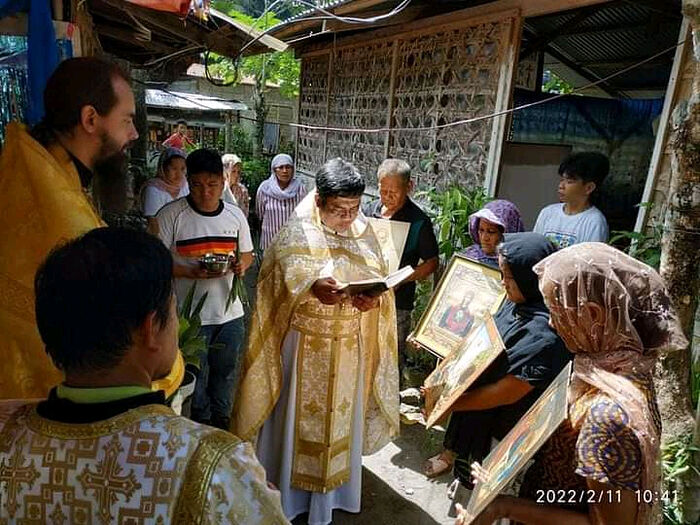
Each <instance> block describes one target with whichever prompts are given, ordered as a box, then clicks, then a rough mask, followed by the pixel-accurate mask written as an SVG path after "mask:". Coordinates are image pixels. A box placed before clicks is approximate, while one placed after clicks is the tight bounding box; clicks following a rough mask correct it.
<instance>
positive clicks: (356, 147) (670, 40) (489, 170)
mask: <svg viewBox="0 0 700 525" xmlns="http://www.w3.org/2000/svg"><path fill="white" fill-rule="evenodd" d="M395 7H396V3H395V2H390V1H388V0H340V1H334V2H332V3H329V4H328V5H327V7H326V9H328V10H331V11H333V12H334V13H335V14H338V15H344V16H354V17H368V16H376V15H381V14H384V13H388V12H391V11H392V10H393V9H394V8H395ZM312 11H313V9H312V10H309V11H308V12H304V13H301V14H299V15H298V16H297V17H295V18H291V19H289V20H286V21H284V22H282V23H281V24H279V25H278V26H277V27H276V28H275V29H273V31H271V34H272V35H273V36H275V37H276V38H279V39H282V40H284V41H286V42H289V43H290V45H291V46H292V47H293V48H294V50H295V53H296V56H297V57H299V58H301V60H302V65H301V81H300V104H299V123H301V124H307V125H311V126H317V127H320V128H323V127H335V128H347V129H348V131H338V130H324V129H304V128H302V129H300V130H299V132H298V137H297V163H298V169H299V171H300V172H301V173H307V174H312V173H314V172H315V170H316V169H317V168H318V167H319V166H320V165H321V164H322V163H323V162H324V161H325V160H327V159H329V158H332V157H335V156H341V157H343V158H346V159H348V160H350V161H352V162H353V163H354V164H355V165H357V166H358V168H359V169H360V170H361V171H362V172H363V173H366V174H368V175H372V174H374V173H376V169H377V166H378V165H379V163H380V162H381V161H382V159H384V158H386V157H388V156H391V157H400V158H404V159H406V160H408V161H409V163H410V164H411V165H412V166H413V168H414V172H415V174H416V176H417V178H418V184H419V186H423V187H437V188H444V187H446V186H449V185H450V184H459V185H461V186H463V187H475V186H484V187H485V188H486V189H487V190H488V193H489V194H490V195H492V196H494V197H496V196H502V197H506V198H511V199H512V200H514V201H515V202H516V204H518V205H519V206H520V207H521V208H523V211H524V213H525V215H526V220H527V222H529V223H530V225H531V224H532V222H533V221H534V215H535V214H536V212H537V211H538V210H539V208H540V207H541V205H543V204H545V203H549V202H553V201H555V200H556V181H557V167H558V164H559V162H560V161H561V159H562V158H563V157H564V156H565V155H566V154H568V153H569V152H571V151H574V152H575V151H582V150H595V151H601V152H603V153H605V154H607V155H608V156H609V157H610V159H611V174H610V176H609V178H608V180H607V181H606V184H605V186H604V188H603V192H602V193H603V194H602V196H601V197H602V199H601V202H600V206H601V208H602V209H603V211H604V212H605V213H606V214H607V215H608V217H609V218H610V223H611V228H612V229H627V230H631V229H633V228H634V227H635V217H637V216H638V214H640V216H641V214H642V213H645V211H644V210H642V211H640V210H639V209H637V208H636V207H635V206H636V205H637V204H638V203H639V202H642V201H649V200H652V199H651V197H652V196H653V190H652V189H651V188H652V187H653V186H654V184H651V185H650V181H652V182H653V181H655V180H656V173H657V171H658V170H659V166H660V165H659V161H660V159H661V156H662V155H661V151H662V149H663V144H664V141H665V139H666V130H667V127H668V120H669V108H670V107H671V106H670V104H671V102H672V98H673V97H674V96H675V92H676V84H677V79H678V76H677V74H678V71H679V67H680V62H681V60H682V57H683V56H684V55H683V53H685V52H686V51H684V49H685V46H686V45H687V44H685V45H681V46H679V45H678V43H679V42H687V40H688V36H687V27H686V24H683V23H682V22H683V17H682V14H681V2H680V0H640V1H635V2H631V1H618V0H609V1H605V0H561V1H559V2H552V1H551V0H490V1H489V0H486V1H484V0H468V1H462V2H454V1H447V0H446V1H441V2H435V1H430V0H415V1H413V2H411V4H410V6H408V7H406V8H405V9H403V10H402V11H401V12H399V13H398V14H395V15H393V16H391V17H387V18H383V19H380V20H378V21H377V22H376V23H374V24H372V25H369V27H368V26H366V25H363V26H361V27H359V26H358V25H357V24H349V23H346V22H344V21H341V20H331V21H319V20H315V19H313V14H312ZM650 35H654V36H653V38H650ZM645 59H649V60H648V61H647V62H645V63H644V64H643V65H642V66H640V67H637V68H634V69H631V70H629V71H625V72H624V73H623V74H621V75H619V76H616V77H614V78H610V79H608V78H607V77H608V76H610V75H611V74H613V73H616V72H620V71H623V70H626V69H627V68H628V67H629V66H632V65H635V64H637V63H638V62H640V61H643V60H645ZM545 69H547V70H549V71H551V72H554V73H555V74H556V75H557V76H559V77H560V78H562V79H564V80H565V81H566V82H568V83H569V84H570V85H572V86H573V87H575V88H579V87H583V86H586V85H588V84H591V83H594V82H597V83H598V84H597V85H596V86H595V87H592V88H588V89H586V90H585V91H583V92H582V94H580V95H577V96H570V97H566V98H562V99H560V100H557V101H553V102H548V103H544V104H540V105H535V106H531V107H529V108H527V109H524V110H522V111H518V112H515V113H513V114H508V113H507V111H506V110H508V109H510V108H514V107H517V106H520V105H523V104H531V103H537V102H539V101H540V100H541V99H543V98H545V97H548V96H551V95H546V94H543V93H542V77H543V71H544V70H545ZM494 114H495V115H496V116H495V117H489V116H490V115H494ZM481 117H488V118H483V119H481ZM465 120H466V121H468V122H466V123H462V124H459V125H454V126H451V125H450V126H445V125H447V124H450V123H454V122H457V121H465ZM436 126H437V127H439V126H444V127H441V128H439V129H436ZM358 128H359V129H358ZM365 128H370V129H377V128H381V129H382V131H380V132H373V133H368V132H363V131H362V129H365Z"/></svg>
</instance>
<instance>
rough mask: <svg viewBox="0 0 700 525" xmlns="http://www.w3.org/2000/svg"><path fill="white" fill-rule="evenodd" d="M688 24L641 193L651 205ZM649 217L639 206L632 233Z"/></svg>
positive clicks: (680, 38)
mask: <svg viewBox="0 0 700 525" xmlns="http://www.w3.org/2000/svg"><path fill="white" fill-rule="evenodd" d="M690 36H691V35H690V24H689V22H688V19H687V18H684V19H683V23H682V24H681V30H680V34H679V36H678V41H679V42H683V44H682V45H680V46H678V47H677V48H676V55H675V57H674V58H673V67H672V68H671V76H670V77H669V79H668V87H667V88H666V96H665V98H664V107H663V110H662V111H661V117H660V118H659V129H658V130H657V131H656V141H655V142H654V150H653V152H652V154H651V162H650V163H649V171H648V173H647V180H646V184H645V185H644V192H643V193H642V202H643V203H644V202H648V203H651V202H652V201H653V198H654V196H653V195H654V189H655V188H656V183H657V180H658V176H659V170H660V167H661V159H662V157H663V153H664V149H665V148H666V144H667V141H668V133H669V120H670V118H671V110H672V109H673V105H674V104H675V103H676V97H677V94H678V86H679V82H678V78H679V76H680V75H681V73H682V70H681V65H682V64H683V63H684V61H685V60H684V58H685V56H686V54H687V52H688V48H689V47H690ZM648 216H649V207H648V206H640V207H639V212H638V213H637V223H636V224H635V226H634V231H636V232H642V231H644V229H645V228H646V223H647V218H648Z"/></svg>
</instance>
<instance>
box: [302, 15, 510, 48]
mask: <svg viewBox="0 0 700 525" xmlns="http://www.w3.org/2000/svg"><path fill="white" fill-rule="evenodd" d="M470 15H471V16H470ZM519 16H520V12H519V11H518V10H517V9H509V10H507V11H500V12H496V13H487V14H483V15H480V16H474V15H473V13H472V12H471V9H463V10H462V11H455V12H452V13H447V14H444V15H439V16H434V17H431V18H423V19H421V20H416V21H415V22H411V23H408V24H402V25H401V26H399V27H385V28H381V29H375V30H373V31H367V32H364V33H360V34H355V35H350V36H347V37H343V38H338V39H337V40H334V41H333V49H340V48H343V47H353V46H354V45H356V44H358V43H367V42H370V41H381V40H386V39H394V38H396V37H399V36H403V35H407V34H412V33H416V32H423V31H426V30H431V31H433V32H437V31H442V30H449V29H452V28H454V27H465V26H477V25H480V24H485V23H488V22H499V21H501V20H505V19H507V18H513V17H519ZM327 52H328V44H326V43H319V44H311V45H309V46H308V47H305V48H302V50H301V55H307V54H319V53H327Z"/></svg>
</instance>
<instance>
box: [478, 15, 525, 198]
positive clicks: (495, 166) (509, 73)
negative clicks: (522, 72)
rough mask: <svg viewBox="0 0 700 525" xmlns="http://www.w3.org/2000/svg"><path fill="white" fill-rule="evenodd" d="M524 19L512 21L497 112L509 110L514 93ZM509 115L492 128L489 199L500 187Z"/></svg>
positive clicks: (487, 176) (487, 180)
mask: <svg viewBox="0 0 700 525" xmlns="http://www.w3.org/2000/svg"><path fill="white" fill-rule="evenodd" d="M522 25H523V18H522V16H520V15H519V14H518V15H516V16H514V17H513V18H511V20H510V38H509V43H508V51H507V53H506V58H505V60H504V61H503V63H502V65H501V72H500V78H499V80H498V93H497V96H496V105H495V107H494V111H495V112H500V111H503V110H506V109H508V106H509V105H510V101H511V94H512V93H513V78H514V76H515V67H516V65H517V61H518V54H519V51H520V40H521V38H522ZM507 121H508V119H507V115H501V116H498V117H495V118H494V119H493V124H492V125H493V127H492V128H491V140H490V142H489V158H488V163H487V164H486V174H485V176H484V188H486V192H487V194H488V195H489V197H495V195H496V189H497V186H498V172H499V171H500V168H501V152H502V151H503V142H504V140H505V139H506V136H505V131H506V122H507Z"/></svg>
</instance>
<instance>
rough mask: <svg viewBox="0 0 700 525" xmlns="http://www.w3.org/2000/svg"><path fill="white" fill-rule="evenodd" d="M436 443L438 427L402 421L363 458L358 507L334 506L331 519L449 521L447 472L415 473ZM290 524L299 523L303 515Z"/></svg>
mask: <svg viewBox="0 0 700 525" xmlns="http://www.w3.org/2000/svg"><path fill="white" fill-rule="evenodd" d="M441 445H442V434H441V433H439V432H434V431H433V432H430V431H428V432H427V431H426V430H425V428H424V427H423V426H421V425H411V426H406V425H402V426H401V436H400V437H399V438H398V439H397V440H396V441H394V442H392V443H390V444H388V445H387V446H386V447H384V448H383V449H382V450H380V451H379V452H377V453H376V454H373V455H371V456H366V457H365V458H364V459H363V469H362V511H361V512H360V513H359V514H350V513H347V512H342V511H335V512H334V514H333V524H334V525H359V524H369V525H397V524H398V525H452V524H453V523H454V514H453V513H451V512H450V510H451V506H452V501H451V500H449V499H448V498H447V487H448V485H449V484H450V482H451V481H452V475H451V474H445V475H443V476H441V477H439V478H437V479H434V480H429V479H427V478H426V477H425V476H424V475H423V474H421V466H422V464H423V462H424V461H425V459H426V458H428V457H430V456H431V455H432V454H434V453H436V452H437V451H439V450H440V448H441ZM448 514H452V517H450V516H449V515H448ZM293 524H294V525H305V524H306V515H303V516H299V517H298V518H297V519H295V520H294V521H293Z"/></svg>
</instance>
